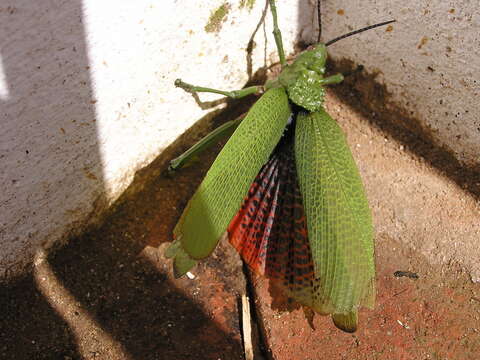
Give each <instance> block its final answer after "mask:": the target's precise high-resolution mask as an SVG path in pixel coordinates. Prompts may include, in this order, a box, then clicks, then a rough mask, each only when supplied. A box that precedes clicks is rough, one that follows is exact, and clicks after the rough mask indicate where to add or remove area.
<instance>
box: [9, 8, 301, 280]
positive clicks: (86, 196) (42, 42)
mask: <svg viewBox="0 0 480 360" xmlns="http://www.w3.org/2000/svg"><path fill="white" fill-rule="evenodd" d="M224 3H227V4H228V5H229V13H228V16H227V17H226V19H225V21H224V22H223V23H222V26H221V29H220V30H219V31H217V32H215V31H214V32H210V33H207V32H206V31H205V26H206V25H207V24H208V23H209V18H210V15H211V13H212V11H214V10H215V9H217V8H219V6H221V5H222V4H224ZM245 3H246V4H247V5H248V3H249V1H246V2H245ZM263 7H264V2H263V1H257V3H256V4H255V6H254V7H253V9H251V10H250V9H249V8H248V7H243V8H241V7H240V1H228V2H226V1H221V0H208V1H207V0H204V1H196V2H191V1H173V0H168V1H164V0H162V1H147V0H139V1H135V2H132V1H113V0H112V1H94V0H83V1H81V0H73V1H61V0H49V1H42V2H32V1H28V0H17V1H3V2H2V3H1V6H0V109H1V112H0V114H1V132H0V169H1V174H0V181H1V186H2V192H1V194H0V278H3V279H5V278H8V277H11V276H13V275H15V274H17V273H19V272H21V271H22V269H23V268H24V267H25V265H28V264H29V263H30V262H31V260H32V258H33V256H34V254H35V251H36V250H37V249H38V246H40V245H49V244H52V243H53V242H55V241H57V240H58V239H61V238H62V237H63V236H64V235H65V234H66V233H68V232H69V231H70V230H71V229H81V228H82V227H83V226H84V224H85V223H87V222H88V220H89V218H88V217H89V215H90V214H92V213H94V214H99V213H101V211H102V210H104V209H105V208H106V206H108V204H110V203H111V202H112V201H114V200H115V199H116V198H117V197H118V196H119V194H120V193H121V192H122V191H123V190H124V189H125V188H126V187H127V186H128V184H129V183H130V182H131V180H132V178H133V175H134V173H135V171H136V170H138V169H139V168H141V167H143V166H145V165H146V164H148V163H149V162H150V161H151V160H153V159H154V158H155V157H156V156H158V155H159V154H160V153H161V151H162V150H163V149H164V148H165V147H166V146H167V145H168V144H170V143H171V142H172V141H173V140H175V138H176V137H177V136H179V135H180V134H181V133H182V132H184V131H185V130H186V129H187V128H188V127H189V126H191V125H192V124H193V123H194V122H195V121H196V120H197V119H199V118H200V117H201V116H203V115H204V114H205V113H206V112H205V111H202V110H200V109H199V108H198V106H197V104H196V103H195V102H194V101H193V99H192V98H191V96H189V95H188V94H186V93H184V92H183V91H181V90H179V89H176V88H174V86H173V81H174V79H175V78H177V77H181V78H183V79H184V80H186V81H190V82H193V83H198V84H203V85H205V86H217V87H221V88H239V87H241V86H243V85H244V83H245V81H246V80H247V76H246V53H245V47H246V46H247V43H248V40H249V39H250V36H251V34H252V33H253V31H254V29H255V27H256V25H257V23H258V22H259V20H260V18H261V13H262V10H263ZM280 14H281V23H282V24H283V25H284V26H283V33H284V36H285V44H286V48H287V49H289V50H291V49H292V47H293V44H294V42H295V39H296V35H297V34H298V33H300V32H301V29H299V28H298V26H297V22H296V21H292V19H297V18H298V17H299V15H298V7H297V4H296V3H295V2H289V3H285V4H284V6H282V11H281V13H280ZM270 23H271V19H270V17H268V18H267V27H266V29H267V30H266V32H267V33H268V36H269V41H268V51H267V55H268V58H267V61H271V60H272V59H270V54H271V53H273V52H274V51H273V50H274V42H273V39H272V38H270V32H271V28H270ZM255 40H256V42H257V46H256V48H255V50H254V64H253V69H258V68H259V67H260V66H262V65H263V62H264V52H263V49H264V31H263V28H261V29H260V30H259V31H258V33H257V36H256V38H255ZM203 98H205V99H209V97H208V96H206V97H203ZM210 98H211V97H210Z"/></svg>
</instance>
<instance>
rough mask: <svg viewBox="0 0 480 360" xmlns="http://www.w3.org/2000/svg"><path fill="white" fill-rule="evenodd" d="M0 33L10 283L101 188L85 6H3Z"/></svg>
mask: <svg viewBox="0 0 480 360" xmlns="http://www.w3.org/2000/svg"><path fill="white" fill-rule="evenodd" d="M0 28H1V30H0V59H1V64H0V65H1V69H0V73H1V74H0V110H1V113H0V114H1V123H2V124H1V126H2V132H1V135H0V144H1V145H0V146H1V148H0V162H1V165H0V166H1V168H2V169H4V170H5V171H3V173H2V175H1V181H2V195H1V196H0V207H1V210H0V212H1V214H2V216H1V226H0V228H2V230H0V231H1V233H0V236H1V237H0V245H1V250H0V266H1V267H2V268H3V269H7V270H5V274H1V275H5V276H6V277H9V275H10V274H9V273H8V271H9V270H10V271H16V270H18V269H21V268H22V267H24V266H26V265H28V263H29V262H30V261H31V259H32V258H33V253H34V251H35V248H36V247H37V246H38V245H39V242H41V241H43V240H44V239H48V238H52V239H58V238H59V237H60V236H61V235H62V233H64V232H65V229H66V228H67V227H68V226H71V225H73V224H74V223H75V221H79V219H81V216H82V215H84V214H85V213H89V212H91V211H92V210H93V205H92V203H91V199H92V193H93V194H95V195H96V196H95V197H98V198H100V197H101V194H102V193H103V188H104V184H103V177H102V161H101V156H100V152H99V147H98V143H97V138H98V137H97V130H96V119H95V99H94V95H93V91H92V84H91V78H90V72H89V69H90V68H89V61H88V50H87V44H86V40H85V30H84V24H83V19H82V2H81V1H80V0H76V1H68V2H65V1H60V0H52V1H48V2H41V3H36V2H31V1H28V0H19V1H11V2H10V5H8V1H4V2H2V6H1V7H0ZM100 202H101V201H100ZM8 269H9V270H8Z"/></svg>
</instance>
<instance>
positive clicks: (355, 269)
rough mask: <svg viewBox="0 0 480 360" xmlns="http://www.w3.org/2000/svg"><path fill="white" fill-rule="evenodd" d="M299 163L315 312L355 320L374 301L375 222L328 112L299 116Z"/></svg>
mask: <svg viewBox="0 0 480 360" xmlns="http://www.w3.org/2000/svg"><path fill="white" fill-rule="evenodd" d="M295 159H296V160H295V161H296V166H297V172H298V178H299V183H300V190H301V192H302V196H303V203H304V207H305V213H306V217H307V229H308V237H309V241H310V247H311V251H312V258H313V262H314V269H315V281H314V284H313V294H312V296H313V301H312V302H313V308H314V309H315V310H317V311H318V312H320V313H324V314H345V316H346V318H348V319H350V317H351V318H352V319H353V318H354V317H355V316H356V309H357V308H358V306H359V305H364V306H368V307H373V303H374V298H375V291H374V281H375V279H374V278H375V266H374V258H373V256H374V248H373V227H372V218H371V214H370V209H369V207H368V203H367V199H366V196H365V192H364V189H363V185H362V181H361V179H360V175H359V173H358V169H357V167H356V165H355V162H354V160H353V157H352V154H351V152H350V149H349V147H348V145H347V143H346V141H345V137H344V135H343V132H342V130H341V129H340V127H339V126H338V124H337V123H336V122H335V121H334V120H333V119H332V118H331V117H330V116H329V115H328V114H327V113H326V112H325V111H324V110H320V111H317V112H314V113H310V114H300V115H299V116H298V118H297V124H296V131H295ZM337 317H338V316H337ZM338 321H343V318H342V317H338ZM349 321H350V320H349ZM352 321H353V320H352Z"/></svg>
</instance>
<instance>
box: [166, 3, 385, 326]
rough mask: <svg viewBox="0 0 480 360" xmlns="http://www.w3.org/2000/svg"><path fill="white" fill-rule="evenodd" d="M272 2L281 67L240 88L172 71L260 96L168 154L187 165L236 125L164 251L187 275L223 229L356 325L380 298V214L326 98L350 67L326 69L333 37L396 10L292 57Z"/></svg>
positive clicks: (313, 300) (294, 291) (301, 291)
mask: <svg viewBox="0 0 480 360" xmlns="http://www.w3.org/2000/svg"><path fill="white" fill-rule="evenodd" d="M269 6H270V11H271V15H272V17H273V27H274V30H273V35H274V38H275V43H276V46H277V50H278V54H279V59H280V65H281V72H280V75H279V76H278V78H276V79H274V80H268V81H267V82H266V83H265V84H264V85H261V86H251V87H247V88H244V89H241V90H236V91H223V90H218V89H211V88H205V87H200V86H194V85H190V84H188V83H185V82H183V81H182V80H180V79H177V80H176V81H175V85H176V86H177V87H180V88H182V89H183V90H185V91H188V92H190V93H194V94H195V93H199V92H209V93H216V94H221V95H224V96H227V97H230V98H233V99H239V98H242V97H245V96H247V95H250V94H258V93H261V94H263V95H262V96H261V97H260V99H259V100H258V101H257V102H256V103H255V104H254V105H253V106H252V108H251V109H250V111H249V112H248V113H247V115H246V116H245V117H244V118H242V119H237V120H234V121H230V122H227V123H226V124H224V125H222V126H221V127H220V128H218V129H216V130H215V131H214V132H213V133H211V134H210V135H208V136H207V137H206V138H204V139H202V140H201V141H200V142H199V143H197V144H195V145H194V146H193V147H192V148H191V149H190V150H188V151H187V152H186V153H184V154H183V155H181V156H180V157H178V158H176V159H174V160H172V162H171V164H170V168H171V169H176V168H179V167H181V166H183V164H185V162H187V161H188V159H190V158H191V157H192V156H193V155H194V154H196V153H198V152H199V151H201V150H202V149H203V148H205V147H206V146H208V145H209V144H211V143H212V142H215V141H216V140H217V139H218V138H219V137H221V136H222V134H223V133H225V132H227V131H229V130H231V129H232V128H234V127H236V130H235V132H234V133H233V135H232V136H231V137H230V139H229V140H228V142H227V143H226V145H225V146H224V147H223V149H222V151H221V152H220V153H219V155H218V156H217V158H216V160H215V161H214V163H213V165H212V166H211V168H210V170H209V171H208V173H207V175H206V176H205V178H204V180H203V181H202V183H201V184H200V186H199V188H198V189H197V191H196V192H195V194H194V195H193V197H192V198H191V199H190V201H189V202H188V204H187V206H186V208H185V210H184V212H183V214H182V215H181V217H180V220H179V221H178V223H177V225H176V227H175V229H174V231H173V235H174V242H173V243H172V244H171V245H170V247H169V248H168V249H167V251H166V256H167V257H170V258H173V259H174V272H175V275H176V276H182V275H183V274H185V273H187V272H188V271H189V270H190V269H191V268H192V267H193V266H194V265H195V264H196V263H197V261H199V260H201V259H204V258H206V257H207V256H209V255H210V254H211V253H212V251H213V250H214V249H215V247H216V245H217V243H218V241H219V239H220V238H221V237H222V235H223V234H224V233H225V232H226V231H227V234H228V237H229V241H230V243H231V244H232V245H233V246H234V247H235V248H236V249H237V251H238V252H239V253H240V255H241V256H242V258H243V260H244V261H245V262H246V263H247V264H248V265H249V267H250V268H251V269H252V270H254V271H255V272H257V273H259V274H262V275H265V276H267V277H268V278H270V279H271V281H274V282H275V284H277V285H278V286H279V287H280V288H281V289H283V290H284V292H285V294H286V295H287V296H290V297H292V298H293V299H294V300H296V301H297V302H299V303H300V304H302V305H304V306H307V307H310V308H312V309H313V310H315V311H316V312H317V313H319V314H322V315H329V314H330V315H331V316H332V319H333V321H334V324H335V325H336V326H337V327H338V328H340V329H342V330H344V331H347V332H353V331H355V330H356V329H357V323H358V308H359V307H360V306H366V307H370V308H373V306H374V301H375V264H374V239H373V225H372V217H371V212H370V209H369V206H368V201H367V198H366V195H365V191H364V188H363V184H362V181H361V178H360V175H359V172H358V169H357V166H356V165H355V162H354V159H353V157H352V154H351V152H350V149H349V147H348V145H347V143H346V141H345V136H344V134H343V132H342V130H341V129H340V127H339V126H338V124H337V123H336V122H335V120H333V119H332V118H331V117H330V115H329V114H328V113H327V112H326V111H325V109H324V107H323V104H324V97H325V88H324V87H325V86H326V85H330V84H338V83H340V82H341V81H343V79H344V76H343V75H342V74H334V75H331V76H325V63H326V60H327V51H326V48H327V46H329V45H331V44H333V43H334V42H336V41H338V40H340V39H343V38H345V37H347V36H351V35H353V34H356V33H359V32H362V31H365V30H368V29H371V28H374V27H377V26H383V25H386V24H389V23H391V22H393V21H394V20H391V21H387V22H383V23H380V24H376V25H372V26H369V27H366V28H363V29H360V30H357V31H353V32H351V33H348V34H345V35H343V36H340V37H339V38H336V39H333V40H331V41H328V42H326V43H320V42H319V43H317V44H316V45H314V46H311V47H310V48H309V49H307V50H306V51H304V52H303V53H301V54H300V55H298V56H297V57H296V59H295V60H294V61H293V62H292V63H290V64H288V63H287V61H286V58H285V53H284V50H283V43H282V35H281V32H280V29H279V26H278V21H277V9H276V5H275V1H274V0H269ZM318 6H319V5H318ZM318 13H319V15H320V7H318ZM319 19H320V16H319ZM319 38H320V36H319ZM319 41H320V39H319Z"/></svg>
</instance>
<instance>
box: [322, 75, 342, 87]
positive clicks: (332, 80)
mask: <svg viewBox="0 0 480 360" xmlns="http://www.w3.org/2000/svg"><path fill="white" fill-rule="evenodd" d="M343 79H344V77H343V75H342V74H335V75H332V76H329V77H326V78H325V79H322V85H332V84H338V83H341V82H342V81H343Z"/></svg>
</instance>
